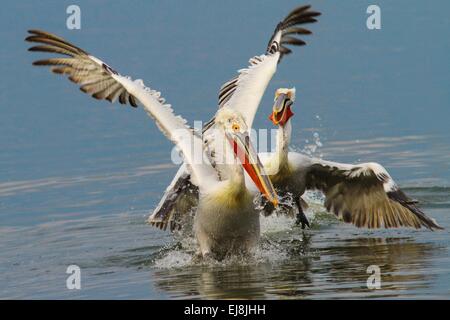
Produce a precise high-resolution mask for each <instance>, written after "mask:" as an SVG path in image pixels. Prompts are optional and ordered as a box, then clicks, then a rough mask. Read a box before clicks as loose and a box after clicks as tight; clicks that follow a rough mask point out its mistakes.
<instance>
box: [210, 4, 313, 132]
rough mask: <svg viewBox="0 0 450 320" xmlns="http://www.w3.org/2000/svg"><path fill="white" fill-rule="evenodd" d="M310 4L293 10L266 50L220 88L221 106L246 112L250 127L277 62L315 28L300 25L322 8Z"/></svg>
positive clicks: (278, 26)
mask: <svg viewBox="0 0 450 320" xmlns="http://www.w3.org/2000/svg"><path fill="white" fill-rule="evenodd" d="M310 8H311V7H310V6H301V7H298V8H296V9H294V10H293V11H291V13H289V15H288V16H287V17H286V18H284V20H283V21H281V22H280V23H279V24H278V25H277V27H276V29H275V31H274V33H273V35H272V37H271V38H270V41H269V44H268V46H267V50H266V53H265V54H263V55H261V56H255V57H253V58H251V59H250V61H249V62H250V66H249V67H247V68H246V69H241V70H239V71H238V75H237V76H236V77H235V78H233V79H231V80H230V81H228V82H226V83H225V84H224V85H222V87H221V88H220V92H219V108H221V107H224V106H228V107H230V108H233V109H236V110H238V111H239V112H241V113H242V115H243V116H244V119H245V121H246V123H247V125H248V127H249V128H251V127H252V124H253V119H254V117H255V114H256V111H257V109H258V106H259V103H260V101H261V98H262V96H263V94H264V92H265V90H266V88H267V85H268V84H269V81H270V79H272V76H273V75H274V74H275V72H276V69H277V64H278V63H279V62H280V60H281V59H282V57H283V56H285V55H287V54H289V53H291V52H292V51H291V49H289V48H288V47H287V46H289V45H293V46H302V45H305V44H306V43H305V42H304V41H303V40H301V39H299V38H297V37H296V36H298V35H308V34H311V31H309V30H308V29H305V28H302V27H299V26H300V25H303V24H307V23H312V22H316V21H317V20H316V19H315V17H317V16H319V15H320V13H319V12H315V11H311V10H310Z"/></svg>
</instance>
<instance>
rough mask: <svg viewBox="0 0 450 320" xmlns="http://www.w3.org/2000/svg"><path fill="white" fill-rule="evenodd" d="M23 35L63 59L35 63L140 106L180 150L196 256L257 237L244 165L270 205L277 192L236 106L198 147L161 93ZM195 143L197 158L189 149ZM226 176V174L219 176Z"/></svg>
mask: <svg viewBox="0 0 450 320" xmlns="http://www.w3.org/2000/svg"><path fill="white" fill-rule="evenodd" d="M29 33H30V34H31V35H30V36H28V37H27V38H26V40H27V41H29V42H36V43H39V45H37V46H34V47H31V48H30V49H29V50H30V51H37V52H50V53H57V54H62V55H65V56H66V57H57V58H48V59H44V60H38V61H35V62H34V63H33V64H34V65H36V66H50V67H51V70H52V71H53V72H55V73H57V74H65V75H68V76H69V79H70V80H71V81H72V82H75V83H77V84H79V85H80V89H81V91H83V92H85V93H88V94H90V95H91V96H92V97H94V98H96V99H106V100H109V101H110V102H114V101H116V100H117V99H118V100H119V102H120V103H123V104H124V103H129V104H130V105H132V106H134V107H137V106H138V103H139V102H140V104H142V106H143V108H144V109H145V111H146V112H147V113H148V115H149V116H150V117H151V118H152V119H153V120H154V121H155V122H156V125H157V126H158V128H159V129H160V131H161V132H162V133H163V134H164V135H165V136H166V137H167V138H168V139H169V140H171V141H172V142H173V143H174V144H175V145H176V146H177V147H178V148H179V149H180V151H181V153H182V155H183V157H184V161H185V164H186V168H187V170H188V172H189V174H190V177H191V179H190V182H191V183H192V184H194V185H195V186H196V187H197V188H198V192H199V200H198V201H199V203H198V209H197V213H196V216H195V221H194V230H195V235H196V238H197V241H198V244H199V252H198V253H199V255H200V256H203V257H208V256H211V257H213V258H217V259H222V258H223V257H225V256H226V255H228V254H233V253H236V252H247V251H248V250H250V249H251V248H252V247H253V246H254V245H255V244H256V243H257V241H258V238H259V213H258V212H257V210H256V209H255V207H254V204H253V194H252V193H251V192H250V191H249V190H248V186H247V185H246V182H245V178H244V173H243V169H244V170H245V171H246V172H247V174H248V176H249V177H250V178H251V179H252V181H253V183H255V184H256V187H257V188H258V189H259V190H260V191H261V192H262V193H263V194H264V196H265V197H267V199H268V200H269V201H271V203H273V205H274V206H276V205H277V203H278V200H277V195H276V192H275V190H274V188H273V186H272V184H271V182H270V180H269V178H268V176H267V175H265V171H264V167H263V166H262V164H261V162H260V161H259V158H258V155H257V153H256V151H255V149H254V148H253V146H252V145H251V142H250V138H249V135H248V127H247V124H246V122H245V117H244V116H243V115H242V114H241V113H240V112H239V111H238V110H236V109H233V108H230V107H228V106H224V107H223V108H221V109H220V110H219V111H218V112H217V113H216V116H215V119H214V123H213V124H212V128H214V130H211V133H210V134H209V139H212V140H214V141H215V142H214V143H212V144H210V145H209V148H208V149H207V148H204V147H203V140H202V137H201V136H200V135H199V134H198V133H197V132H196V131H194V130H193V129H192V128H190V127H189V126H188V125H187V124H186V121H185V120H184V119H183V118H181V117H180V116H176V115H175V114H174V113H173V110H172V108H171V106H170V105H169V104H167V103H166V102H165V100H164V98H162V97H161V94H160V93H159V92H157V91H155V90H152V89H150V88H148V87H146V86H145V85H144V83H143V81H142V80H132V79H131V78H130V77H125V76H122V75H120V74H119V73H118V72H117V71H115V70H114V69H113V68H111V67H110V66H109V65H107V64H106V63H104V62H103V61H101V60H100V59H98V58H96V57H94V56H92V55H90V54H89V53H87V52H86V51H84V50H83V49H81V48H78V47H76V46H74V45H72V44H70V43H69V42H67V41H66V40H64V39H62V38H60V37H58V36H56V35H53V34H51V33H48V32H45V31H39V30H30V31H29ZM219 145H223V146H224V148H223V150H222V153H223V154H224V155H225V156H227V157H228V158H231V159H232V160H233V161H228V162H227V163H226V165H222V166H220V167H217V166H214V165H213V164H212V163H211V158H210V154H209V153H208V152H207V150H209V151H211V150H214V148H215V147H216V146H219ZM193 146H194V150H196V149H195V146H200V148H197V150H200V151H201V152H200V153H201V157H200V158H199V157H198V156H199V155H198V153H196V152H192V147H193ZM224 177H226V178H224Z"/></svg>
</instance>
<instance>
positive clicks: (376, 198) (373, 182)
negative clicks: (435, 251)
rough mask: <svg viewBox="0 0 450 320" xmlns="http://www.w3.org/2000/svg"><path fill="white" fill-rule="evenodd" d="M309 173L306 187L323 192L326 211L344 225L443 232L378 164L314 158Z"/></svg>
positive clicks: (308, 169)
mask: <svg viewBox="0 0 450 320" xmlns="http://www.w3.org/2000/svg"><path fill="white" fill-rule="evenodd" d="M306 170H307V173H306V181H305V182H306V188H307V189H316V190H321V191H323V192H324V194H325V207H326V208H327V210H328V211H331V212H333V213H334V214H336V215H337V216H338V217H340V218H341V219H342V220H344V221H345V222H348V223H353V224H354V225H356V226H357V227H366V228H380V227H384V228H398V227H413V228H421V227H425V228H428V229H431V230H433V229H442V227H441V226H439V225H438V224H437V223H436V221H435V220H434V219H432V218H429V217H427V216H426V215H425V213H424V212H422V211H421V210H420V209H419V207H418V206H417V204H416V201H414V200H412V199H410V198H408V197H407V196H406V195H405V193H404V192H403V191H402V190H400V189H399V188H398V186H397V185H396V183H395V182H394V180H393V179H392V178H391V176H390V175H389V173H388V172H387V171H386V169H384V168H383V167H382V166H381V165H379V164H377V163H363V164H359V165H349V164H342V163H336V162H329V161H323V160H319V159H315V160H313V161H312V162H311V163H310V165H309V166H308V168H307V169H306Z"/></svg>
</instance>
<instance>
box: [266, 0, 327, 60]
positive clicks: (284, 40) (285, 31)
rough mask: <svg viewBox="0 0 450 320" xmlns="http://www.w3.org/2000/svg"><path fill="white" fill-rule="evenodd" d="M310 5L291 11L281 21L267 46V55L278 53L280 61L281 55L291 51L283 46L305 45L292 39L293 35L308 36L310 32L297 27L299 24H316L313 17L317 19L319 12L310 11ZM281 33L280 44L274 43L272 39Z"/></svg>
mask: <svg viewBox="0 0 450 320" xmlns="http://www.w3.org/2000/svg"><path fill="white" fill-rule="evenodd" d="M310 9H311V5H304V6H300V7H297V8H295V9H294V10H292V11H291V12H290V13H289V14H288V15H287V16H286V18H284V20H283V21H281V22H280V23H279V24H278V25H277V27H276V29H275V31H274V33H273V35H272V37H271V39H270V41H269V45H268V46H267V53H268V54H272V53H275V52H280V60H281V58H282V57H283V55H286V54H289V53H291V52H292V51H291V50H290V49H288V48H286V46H282V44H284V45H294V46H303V45H305V44H306V43H305V41H303V40H301V39H298V38H296V37H294V35H309V34H311V33H312V32H311V31H310V30H308V29H306V28H301V27H298V26H299V25H301V24H307V23H314V22H317V19H315V17H318V16H320V15H321V13H320V12H317V11H311V10H310ZM280 31H281V41H280V42H281V43H274V42H276V41H274V38H275V37H276V35H277V34H278V33H279V32H280Z"/></svg>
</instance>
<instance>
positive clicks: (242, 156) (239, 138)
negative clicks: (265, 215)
mask: <svg viewBox="0 0 450 320" xmlns="http://www.w3.org/2000/svg"><path fill="white" fill-rule="evenodd" d="M215 124H216V125H217V126H218V128H220V129H221V130H223V132H224V134H225V137H226V139H227V140H228V142H229V143H230V145H231V147H232V150H233V153H234V157H235V159H237V160H238V161H239V164H240V165H241V166H242V167H243V168H244V170H245V171H246V172H247V173H248V175H249V177H250V178H251V179H252V181H253V182H254V183H255V185H256V187H257V188H258V189H259V191H260V192H261V193H262V194H263V195H264V196H265V197H266V198H267V199H268V200H269V201H271V202H272V203H273V204H274V205H275V206H276V205H278V196H277V194H276V192H275V188H274V187H273V185H272V182H271V181H270V179H269V176H268V175H267V174H266V172H265V170H264V167H263V165H262V164H261V161H260V159H259V157H258V153H257V152H256V151H255V149H254V147H253V145H252V143H251V141H250V136H249V133H248V127H247V124H246V123H245V121H244V118H243V117H242V115H241V114H240V113H239V112H238V111H236V110H233V109H230V108H221V109H220V110H219V111H218V112H217V114H216V118H215Z"/></svg>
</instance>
